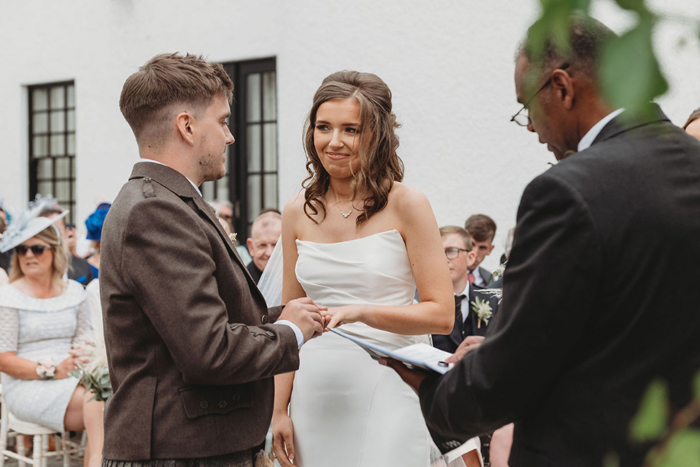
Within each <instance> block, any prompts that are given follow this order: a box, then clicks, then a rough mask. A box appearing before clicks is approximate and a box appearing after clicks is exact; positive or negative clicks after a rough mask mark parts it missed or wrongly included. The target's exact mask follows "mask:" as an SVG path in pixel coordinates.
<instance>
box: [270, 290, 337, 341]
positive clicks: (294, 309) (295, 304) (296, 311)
mask: <svg viewBox="0 0 700 467" xmlns="http://www.w3.org/2000/svg"><path fill="white" fill-rule="evenodd" d="M326 311H328V308H327V307H325V306H321V305H316V304H315V303H314V302H313V300H311V299H310V298H308V297H302V298H297V299H295V300H290V301H289V302H288V303H287V305H285V307H284V309H283V310H282V314H281V315H280V317H279V319H280V320H282V319H286V320H289V321H291V322H292V323H294V324H296V325H297V326H298V327H299V329H300V330H301V333H302V334H303V335H304V342H308V341H309V339H313V338H314V337H318V336H320V335H321V334H323V328H324V324H325V322H324V320H323V316H322V314H321V313H322V312H326Z"/></svg>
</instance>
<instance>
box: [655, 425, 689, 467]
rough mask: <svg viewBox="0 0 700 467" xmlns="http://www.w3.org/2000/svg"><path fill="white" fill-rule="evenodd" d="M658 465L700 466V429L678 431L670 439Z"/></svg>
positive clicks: (662, 466) (661, 466)
mask: <svg viewBox="0 0 700 467" xmlns="http://www.w3.org/2000/svg"><path fill="white" fill-rule="evenodd" d="M655 466H656V467H700V430H695V429H685V430H681V431H678V432H676V433H674V434H673V436H671V438H670V439H669V440H668V445H667V446H666V450H665V451H664V453H663V457H661V458H660V459H658V461H657V462H656V463H655Z"/></svg>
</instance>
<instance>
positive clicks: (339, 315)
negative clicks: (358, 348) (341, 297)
mask: <svg viewBox="0 0 700 467" xmlns="http://www.w3.org/2000/svg"><path fill="white" fill-rule="evenodd" d="M363 308H364V307H363V306H362V305H347V306H338V307H335V308H329V309H328V311H326V312H325V313H323V315H324V316H323V317H324V320H325V322H326V323H327V324H326V328H327V329H333V328H334V327H336V326H341V325H343V324H348V323H354V322H357V321H362V316H363Z"/></svg>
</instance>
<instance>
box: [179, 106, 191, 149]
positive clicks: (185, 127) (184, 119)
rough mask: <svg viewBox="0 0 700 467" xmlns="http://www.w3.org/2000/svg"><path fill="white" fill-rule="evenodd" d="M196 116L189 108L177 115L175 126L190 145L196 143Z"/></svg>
mask: <svg viewBox="0 0 700 467" xmlns="http://www.w3.org/2000/svg"><path fill="white" fill-rule="evenodd" d="M193 125H194V117H193V116H192V114H190V113H189V112H188V111H187V110H183V111H182V112H180V113H178V114H177V115H176V116H175V128H176V129H177V132H178V134H179V135H180V137H181V138H182V139H183V141H185V142H186V143H187V144H189V145H190V146H192V145H194V130H193Z"/></svg>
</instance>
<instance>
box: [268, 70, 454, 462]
mask: <svg viewBox="0 0 700 467" xmlns="http://www.w3.org/2000/svg"><path fill="white" fill-rule="evenodd" d="M397 127H398V124H397V123H396V116H395V115H394V113H393V112H392V103H391V91H390V90H389V88H388V87H387V86H386V84H385V83H384V82H383V81H382V80H381V79H380V78H379V77H377V76H375V75H373V74H370V73H359V72H354V71H342V72H338V73H334V74H332V75H330V76H328V77H327V78H326V79H325V80H324V81H323V83H322V84H321V87H320V88H319V89H318V90H317V91H316V94H315V96H314V100H313V106H312V107H311V111H310V113H309V117H308V121H307V125H306V130H305V150H306V154H307V157H308V162H307V164H306V167H307V170H308V172H309V177H308V178H307V179H306V180H305V181H304V187H305V191H304V192H303V193H302V194H299V195H298V196H296V197H294V198H292V200H290V201H289V202H288V204H287V205H286V207H285V209H284V214H283V221H282V242H283V248H282V250H283V258H284V260H283V264H284V276H283V289H282V303H286V302H288V301H289V300H292V299H295V298H299V297H304V296H308V297H310V298H312V299H313V300H314V301H315V302H317V303H320V304H323V305H326V306H328V307H329V310H328V316H327V317H326V319H327V320H328V325H327V327H329V328H332V327H335V326H341V325H342V329H343V330H344V331H345V332H347V333H351V334H354V335H357V336H360V337H362V338H364V339H368V340H372V341H374V342H376V343H379V344H381V345H382V346H385V347H389V348H399V347H404V346H406V345H410V344H414V343H418V342H427V334H431V333H432V334H447V333H449V332H450V331H451V330H452V327H453V325H454V300H453V298H452V295H453V293H452V287H451V281H450V275H449V271H448V268H447V262H446V260H445V253H444V251H443V248H442V243H441V239H440V234H439V231H438V226H437V223H436V221H435V216H434V214H433V212H432V209H431V207H430V204H429V203H428V200H427V198H426V197H425V196H424V195H423V194H422V193H421V192H419V191H418V190H415V189H413V188H410V187H408V186H406V185H403V184H402V183H401V180H402V178H403V163H402V161H401V159H400V158H399V156H398V155H397V154H396V150H397V148H398V146H399V141H398V137H397V136H396V134H395V130H396V128H397ZM416 286H417V288H418V292H419V294H420V297H421V303H416V304H414V301H413V297H414V293H415V291H416ZM300 360H301V364H300V367H299V370H298V371H297V372H296V373H287V374H284V375H278V376H275V408H274V414H273V420H272V430H273V440H274V441H273V445H274V450H275V454H276V455H277V457H278V459H279V462H280V463H281V464H282V465H283V466H291V465H292V463H291V462H290V461H293V462H294V465H297V466H304V467H327V466H330V465H333V466H340V467H342V466H353V467H356V466H377V465H400V466H403V467H412V466H415V467H426V466H428V465H429V463H430V459H429V456H430V440H429V435H428V431H427V429H426V427H425V422H424V420H423V417H422V414H421V411H420V406H419V402H418V398H417V396H416V395H415V393H413V391H412V390H411V389H410V388H409V387H408V386H407V385H405V384H404V383H403V382H402V381H401V379H400V378H399V377H398V376H397V374H396V373H395V372H394V371H392V370H391V369H388V368H386V367H383V366H380V365H379V364H377V363H376V362H375V361H373V360H372V359H371V358H370V357H369V355H368V354H367V353H365V351H364V350H362V349H361V348H360V347H359V346H357V345H355V344H354V343H352V342H350V341H348V340H346V339H343V338H342V337H339V336H337V335H335V334H333V333H326V334H324V335H323V336H321V337H319V338H317V339H314V340H313V341H311V342H308V343H307V344H305V345H304V346H303V347H302V349H301V355H300Z"/></svg>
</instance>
